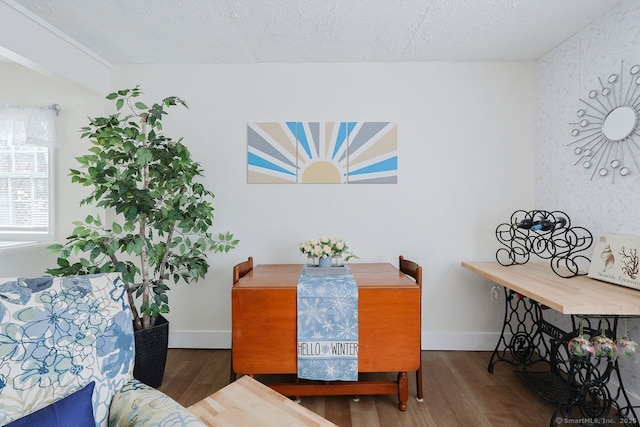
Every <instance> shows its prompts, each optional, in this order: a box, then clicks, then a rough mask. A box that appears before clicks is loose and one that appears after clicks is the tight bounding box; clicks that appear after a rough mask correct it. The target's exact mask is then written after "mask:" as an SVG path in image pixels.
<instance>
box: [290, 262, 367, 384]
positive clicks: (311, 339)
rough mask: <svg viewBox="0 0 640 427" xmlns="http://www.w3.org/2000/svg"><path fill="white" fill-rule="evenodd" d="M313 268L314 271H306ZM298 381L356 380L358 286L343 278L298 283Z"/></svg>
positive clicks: (309, 277) (307, 278)
mask: <svg viewBox="0 0 640 427" xmlns="http://www.w3.org/2000/svg"><path fill="white" fill-rule="evenodd" d="M309 268H313V267H309ZM297 306H298V309H297V315H298V378H302V379H308V380H324V381H357V380H358V284H357V283H356V281H355V279H354V278H353V274H351V271H350V270H349V269H348V267H347V268H346V274H339V275H324V274H305V271H304V269H303V271H302V274H301V275H300V278H299V279H298V291H297Z"/></svg>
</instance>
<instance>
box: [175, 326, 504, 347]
mask: <svg viewBox="0 0 640 427" xmlns="http://www.w3.org/2000/svg"><path fill="white" fill-rule="evenodd" d="M499 337H500V334H499V333H497V332H495V333H494V332H487V333H464V332H460V333H451V332H425V333H423V334H422V349H423V350H457V351H493V349H494V348H495V346H496V343H497V342H498V338H499ZM230 347H231V332H230V331H171V330H170V331H169V348H219V349H225V348H226V349H228V348H230Z"/></svg>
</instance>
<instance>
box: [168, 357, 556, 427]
mask: <svg viewBox="0 0 640 427" xmlns="http://www.w3.org/2000/svg"><path fill="white" fill-rule="evenodd" d="M230 354H231V352H230V351H229V350H187V349H170V350H169V355H168V359H167V366H166V370H165V376H164V380H163V383H162V386H161V387H160V388H159V389H160V390H161V391H163V392H164V393H166V394H168V395H169V396H171V397H172V398H173V399H175V400H176V401H178V402H179V403H181V404H182V405H184V406H190V405H192V404H194V403H196V402H197V401H199V400H200V399H203V398H204V397H206V396H208V395H210V394H211V393H214V392H215V391H217V390H219V389H221V388H222V387H224V386H226V385H227V384H228V381H229V358H230ZM490 357H491V353H490V352H463V351H423V352H422V364H423V371H424V372H423V376H424V379H423V382H424V402H423V403H419V402H417V401H416V400H415V393H416V390H415V374H413V373H411V374H409V402H408V409H407V411H406V412H401V411H400V410H398V400H397V396H395V395H381V396H361V397H360V401H359V402H354V401H353V400H352V399H351V397H349V396H327V397H303V398H302V402H301V404H302V405H303V406H305V407H307V408H309V409H310V410H312V411H313V412H315V413H317V414H319V415H321V416H323V417H324V418H326V419H328V420H330V421H331V422H333V423H335V424H337V425H338V426H340V427H398V426H420V427H459V426H474V427H485V426H486V427H494V426H495V427H502V426H504V427H507V426H508V427H512V426H519V427H541V426H548V425H549V421H550V420H551V416H552V414H553V411H554V406H553V405H550V404H548V403H546V402H544V401H543V400H542V399H541V398H540V397H539V396H538V395H537V394H535V393H534V392H533V391H531V390H530V389H529V388H527V387H526V386H525V385H524V384H523V383H522V382H521V380H520V379H519V378H518V377H517V376H516V374H515V373H514V372H513V367H512V366H511V365H508V364H506V363H498V364H497V365H496V366H495V369H494V372H493V373H492V374H491V373H489V372H487V364H488V362H489V358H490ZM383 375H393V374H383ZM257 378H258V379H261V378H260V377H259V376H258V377H257Z"/></svg>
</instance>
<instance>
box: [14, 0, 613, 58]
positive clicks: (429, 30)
mask: <svg viewBox="0 0 640 427" xmlns="http://www.w3.org/2000/svg"><path fill="white" fill-rule="evenodd" d="M3 1H4V2H5V3H7V4H8V5H10V6H13V7H15V8H17V9H18V10H21V11H23V12H24V13H25V14H26V15H35V16H36V17H38V18H40V19H41V20H43V21H45V22H47V23H48V24H49V25H51V26H52V27H54V28H55V29H56V30H57V31H59V32H61V33H63V34H64V35H66V36H68V37H70V38H71V39H73V40H75V41H76V42H78V43H79V44H80V45H82V46H84V47H85V48H87V49H88V51H90V52H93V53H94V54H95V55H97V56H98V57H100V58H103V59H104V60H106V62H108V63H111V64H136V63H147V64H150V63H158V64H160V63H176V64H184V63H253V62H271V63H281V62H405V61H501V60H535V59H538V58H540V57H541V56H542V55H544V54H545V53H546V52H548V51H549V50H551V49H552V48H553V47H555V46H556V45H558V44H559V43H561V42H562V41H564V40H566V39H567V38H569V37H570V36H571V35H572V34H574V33H576V32H577V31H579V30H580V29H581V28H583V27H584V26H585V25H587V24H589V23H590V22H591V21H593V20H594V19H595V18H597V17H598V16H599V15H601V14H603V13H604V12H606V11H607V10H609V9H611V8H612V7H614V6H615V5H616V4H618V3H620V2H621V1H622V0H324V1H323V0H268V1H267V0H188V1H186V0H110V1H104V0H3Z"/></svg>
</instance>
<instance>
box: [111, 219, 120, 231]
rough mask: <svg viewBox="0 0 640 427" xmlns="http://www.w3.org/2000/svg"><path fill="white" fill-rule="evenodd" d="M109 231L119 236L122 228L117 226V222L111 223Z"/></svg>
mask: <svg viewBox="0 0 640 427" xmlns="http://www.w3.org/2000/svg"><path fill="white" fill-rule="evenodd" d="M111 229H112V230H113V232H114V233H116V234H120V233H122V227H121V226H120V224H118V223H117V222H115V221H114V222H113V225H112V226H111Z"/></svg>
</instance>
